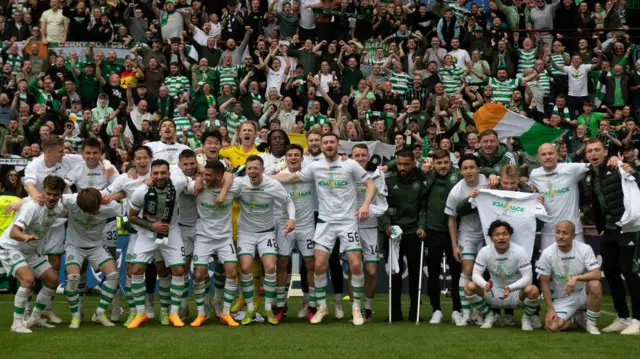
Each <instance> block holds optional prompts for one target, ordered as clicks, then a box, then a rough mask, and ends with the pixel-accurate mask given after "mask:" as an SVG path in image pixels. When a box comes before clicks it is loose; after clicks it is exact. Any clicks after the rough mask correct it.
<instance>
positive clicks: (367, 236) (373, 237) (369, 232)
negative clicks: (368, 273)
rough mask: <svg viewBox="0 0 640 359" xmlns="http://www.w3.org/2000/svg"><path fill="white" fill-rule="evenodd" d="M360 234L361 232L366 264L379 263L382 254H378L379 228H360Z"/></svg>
mask: <svg viewBox="0 0 640 359" xmlns="http://www.w3.org/2000/svg"><path fill="white" fill-rule="evenodd" d="M358 232H360V241H361V242H362V243H361V244H362V256H363V257H364V262H365V263H376V262H379V261H380V252H378V228H358Z"/></svg>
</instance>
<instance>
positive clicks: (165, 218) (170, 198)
mask: <svg viewBox="0 0 640 359" xmlns="http://www.w3.org/2000/svg"><path fill="white" fill-rule="evenodd" d="M158 202H159V201H158V190H157V189H156V187H155V186H151V187H149V189H148V190H147V194H145V195H144V219H145V220H146V221H149V222H151V223H156V222H163V223H167V224H169V223H171V217H172V216H173V209H174V208H175V205H176V188H175V187H174V186H173V182H171V179H169V180H167V193H166V194H165V202H164V208H163V209H162V213H161V214H160V217H159V218H158V214H157V213H156V212H157V211H158ZM167 235H168V234H165V233H157V234H156V238H158V239H162V238H166V237H167Z"/></svg>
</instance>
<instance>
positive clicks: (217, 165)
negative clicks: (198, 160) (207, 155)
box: [204, 160, 225, 173]
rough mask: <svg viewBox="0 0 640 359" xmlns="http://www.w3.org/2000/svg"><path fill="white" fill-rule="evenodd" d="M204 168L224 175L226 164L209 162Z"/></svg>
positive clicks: (216, 161) (217, 161) (215, 161)
mask: <svg viewBox="0 0 640 359" xmlns="http://www.w3.org/2000/svg"><path fill="white" fill-rule="evenodd" d="M204 168H208V169H210V170H213V172H214V173H223V172H224V171H225V168H224V164H223V163H222V162H221V161H219V160H211V161H207V164H206V165H205V166H204Z"/></svg>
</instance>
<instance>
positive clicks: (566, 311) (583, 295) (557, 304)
mask: <svg viewBox="0 0 640 359" xmlns="http://www.w3.org/2000/svg"><path fill="white" fill-rule="evenodd" d="M553 308H554V309H555V310H556V314H557V315H558V318H562V319H563V320H569V319H571V317H573V316H574V315H575V314H576V312H577V311H579V310H585V309H587V288H586V287H585V288H583V289H582V290H581V291H580V292H574V293H571V295H569V296H567V297H564V298H558V299H554V300H553Z"/></svg>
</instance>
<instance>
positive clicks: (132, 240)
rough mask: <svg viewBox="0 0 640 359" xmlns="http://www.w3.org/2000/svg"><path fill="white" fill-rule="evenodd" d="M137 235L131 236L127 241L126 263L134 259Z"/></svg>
mask: <svg viewBox="0 0 640 359" xmlns="http://www.w3.org/2000/svg"><path fill="white" fill-rule="evenodd" d="M137 238H138V234H137V233H131V234H129V240H128V241H127V256H126V257H125V263H129V262H130V261H131V260H132V259H133V248H134V247H135V246H136V239H137Z"/></svg>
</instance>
